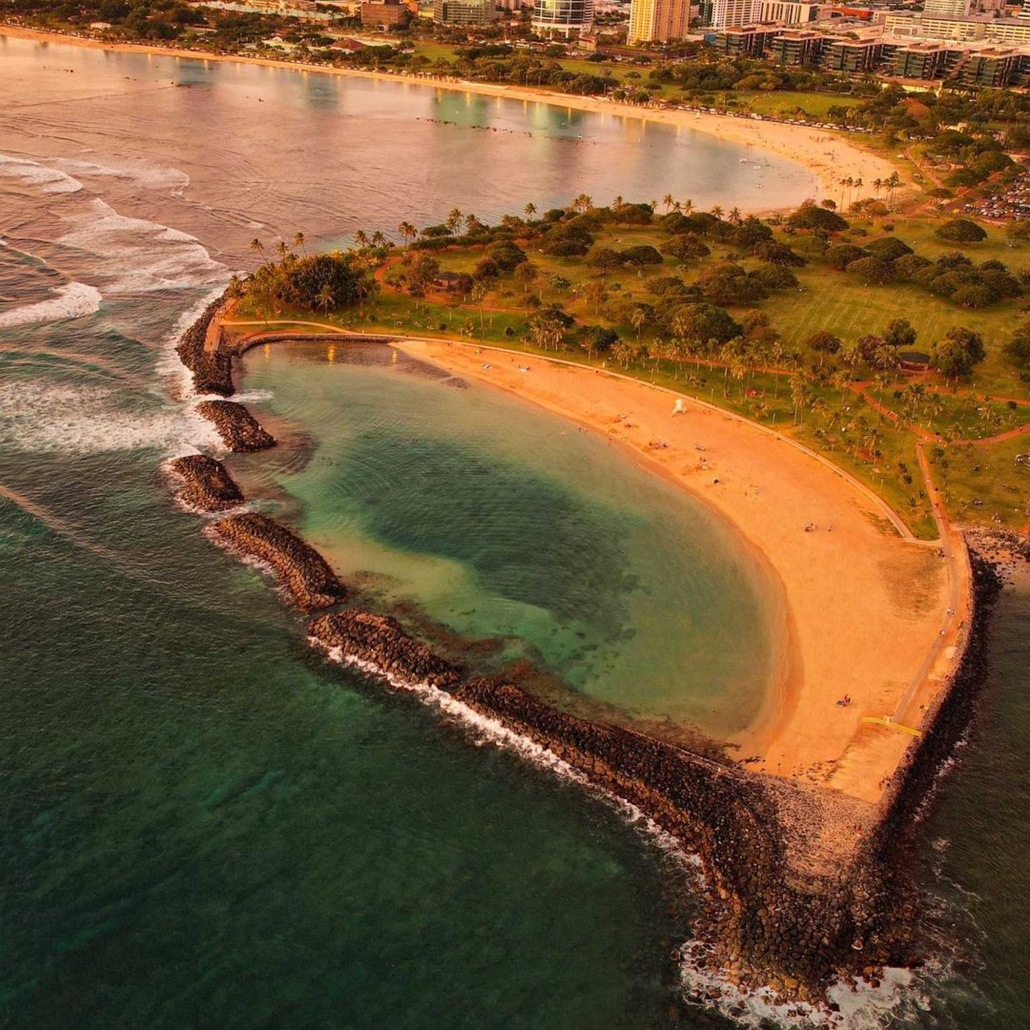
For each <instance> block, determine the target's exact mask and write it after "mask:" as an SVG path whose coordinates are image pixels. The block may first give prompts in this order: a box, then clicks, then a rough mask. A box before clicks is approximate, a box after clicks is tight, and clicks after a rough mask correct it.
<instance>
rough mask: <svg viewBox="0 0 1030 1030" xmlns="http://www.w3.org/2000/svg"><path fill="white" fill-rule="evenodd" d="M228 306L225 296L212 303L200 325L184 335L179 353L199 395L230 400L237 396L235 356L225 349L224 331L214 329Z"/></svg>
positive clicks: (192, 326) (204, 313) (202, 316)
mask: <svg viewBox="0 0 1030 1030" xmlns="http://www.w3.org/2000/svg"><path fill="white" fill-rule="evenodd" d="M224 303H225V297H224V295H223V296H221V297H218V298H217V299H216V300H213V301H211V303H210V304H208V306H207V307H206V308H204V311H203V313H202V314H201V316H200V317H199V318H198V319H197V320H196V322H194V323H193V325H191V326H190V327H189V329H187V330H186V332H184V333H183V334H182V339H181V340H180V341H179V345H178V346H177V347H176V348H175V351H176V353H177V354H178V355H179V360H180V361H181V362H182V363H183V364H184V365H185V366H186V367H187V368H188V369H189V370H190V372H192V373H193V388H194V389H195V390H196V391H197V393H216V394H219V395H220V396H222V397H230V396H232V394H233V393H235V392H236V391H235V388H234V387H233V383H232V355H231V354H229V353H227V352H226V351H225V350H224V348H223V347H222V346H221V342H222V341H221V336H222V330H221V328H220V327H219V326H218V325H217V324H216V325H212V323H213V322H214V319H215V316H216V315H217V314H218V313H219V311H220V310H221V308H222V305H223V304H224ZM212 335H213V336H214V345H212V339H211V337H212Z"/></svg>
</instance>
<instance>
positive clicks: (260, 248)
mask: <svg viewBox="0 0 1030 1030" xmlns="http://www.w3.org/2000/svg"><path fill="white" fill-rule="evenodd" d="M250 249H251V250H256V251H257V252H258V253H259V254H260V255H261V256H262V257H264V256H265V245H264V244H263V243H262V242H261V241H260V240H259V239H258V238H257V237H256V236H255V237H254V239H252V240H251V241H250Z"/></svg>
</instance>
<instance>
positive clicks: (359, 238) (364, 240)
mask: <svg viewBox="0 0 1030 1030" xmlns="http://www.w3.org/2000/svg"><path fill="white" fill-rule="evenodd" d="M354 242H355V243H356V244H357V245H358V248H359V249H361V250H366V249H367V248H368V243H369V240H368V233H367V232H365V230H364V229H359V230H358V231H357V232H356V233H355V234H354Z"/></svg>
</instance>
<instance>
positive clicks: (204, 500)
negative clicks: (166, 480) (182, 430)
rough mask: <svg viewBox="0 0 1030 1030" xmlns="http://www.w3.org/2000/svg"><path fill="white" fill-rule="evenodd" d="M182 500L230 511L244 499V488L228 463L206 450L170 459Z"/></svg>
mask: <svg viewBox="0 0 1030 1030" xmlns="http://www.w3.org/2000/svg"><path fill="white" fill-rule="evenodd" d="M168 471H169V472H170V473H171V474H172V476H173V477H174V479H175V481H176V483H177V485H178V489H177V491H176V492H177V494H178V497H179V500H180V501H182V503H183V504H185V505H186V506H187V507H190V508H193V509H194V510H196V511H205V512H216V511H228V510H229V509H230V508H236V507H239V505H241V504H242V503H243V492H242V491H241V490H240V488H239V487H238V486H237V485H236V483H235V482H234V480H233V478H232V476H230V475H229V473H228V472H227V471H226V469H225V466H224V465H223V464H222V463H221V462H220V461H216V460H215V459H214V458H209V457H207V456H206V455H204V454H188V455H186V456H185V457H182V458H175V459H174V460H173V461H170V462H169V463H168Z"/></svg>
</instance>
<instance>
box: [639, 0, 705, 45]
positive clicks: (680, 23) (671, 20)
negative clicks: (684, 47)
mask: <svg viewBox="0 0 1030 1030" xmlns="http://www.w3.org/2000/svg"><path fill="white" fill-rule="evenodd" d="M689 30H690V0H633V3H632V5H631V6H630V9H629V36H628V40H627V41H628V42H630V43H649V42H652V41H658V42H661V43H665V42H668V41H669V40H671V39H682V38H683V37H684V36H686V34H687V32H688V31H689Z"/></svg>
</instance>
